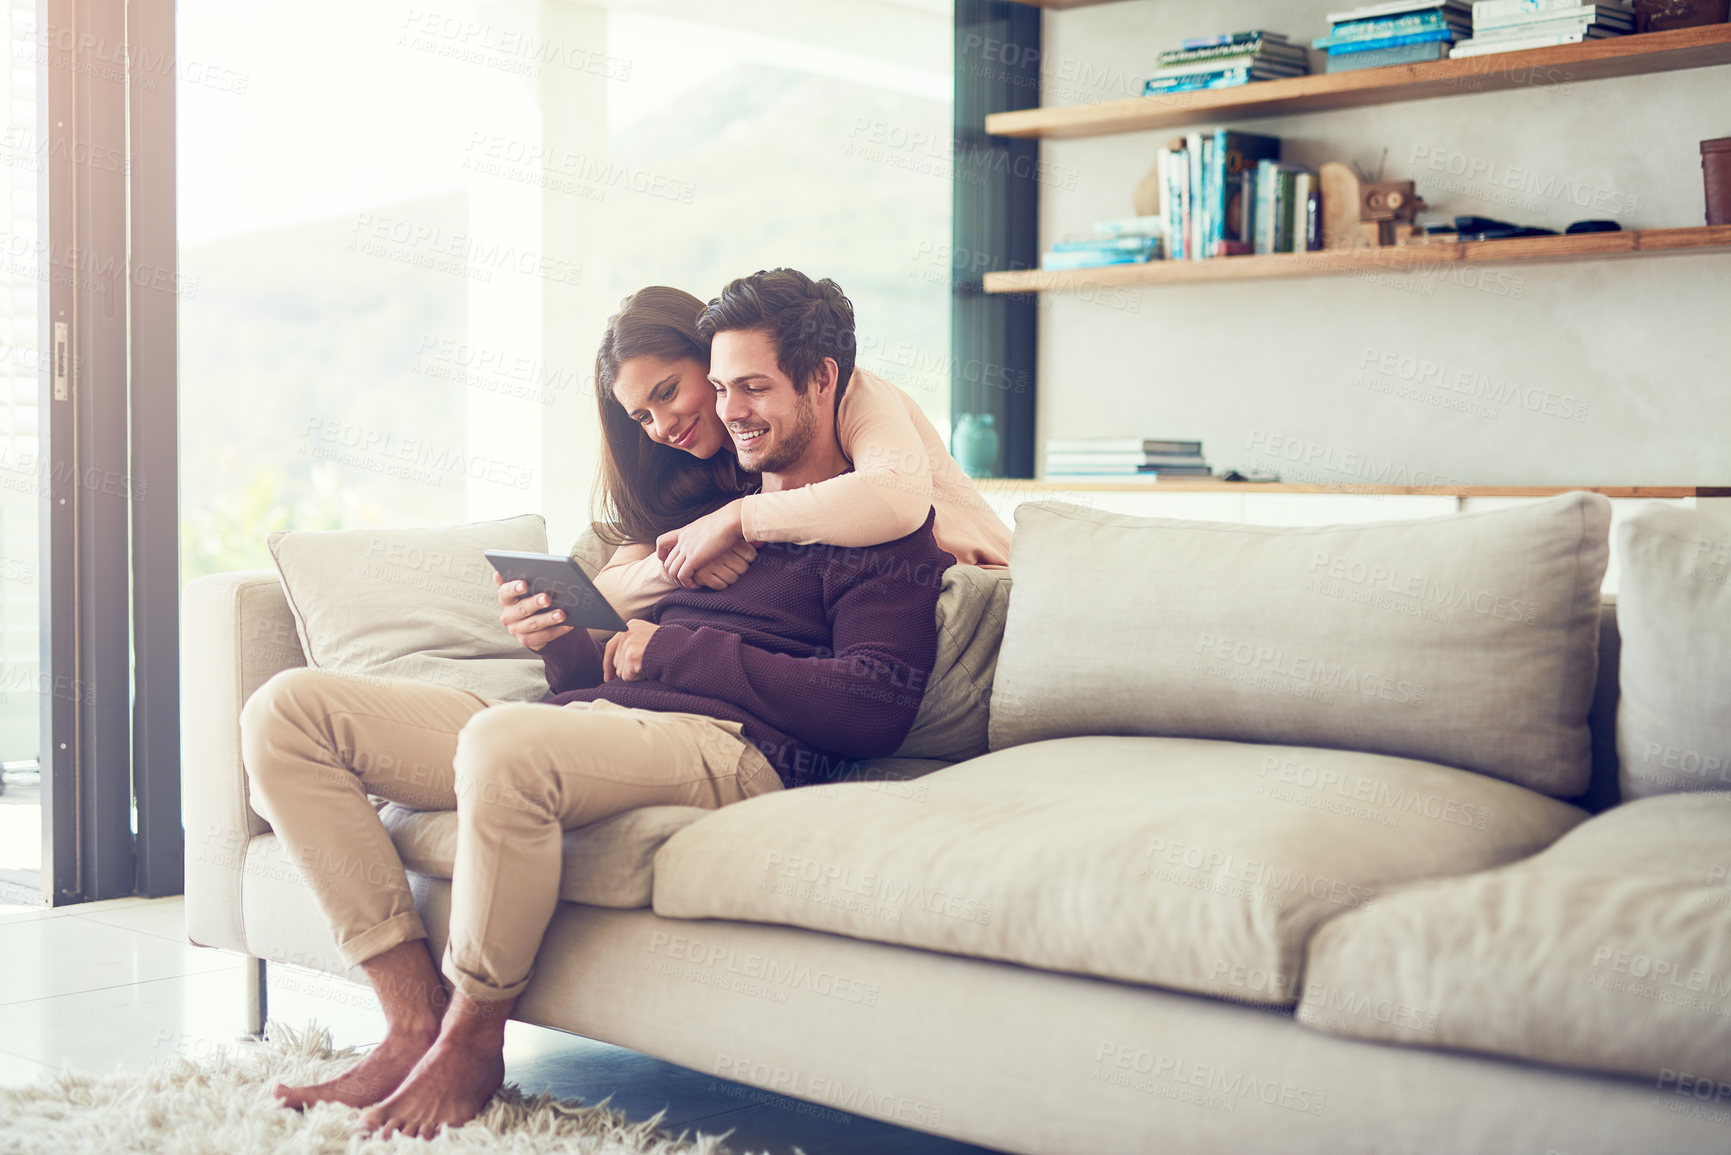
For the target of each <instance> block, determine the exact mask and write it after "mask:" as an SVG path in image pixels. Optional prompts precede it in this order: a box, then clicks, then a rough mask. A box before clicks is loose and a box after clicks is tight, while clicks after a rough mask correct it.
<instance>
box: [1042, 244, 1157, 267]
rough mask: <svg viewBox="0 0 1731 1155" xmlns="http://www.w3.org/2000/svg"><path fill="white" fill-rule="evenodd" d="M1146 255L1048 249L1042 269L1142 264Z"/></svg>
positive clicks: (1043, 257) (1044, 255)
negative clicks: (1054, 250)
mask: <svg viewBox="0 0 1731 1155" xmlns="http://www.w3.org/2000/svg"><path fill="white" fill-rule="evenodd" d="M1146 260H1147V258H1146V257H1140V256H1137V255H1136V254H1134V253H1103V252H1098V251H1095V250H1093V249H1087V250H1081V251H1067V252H1052V251H1051V250H1047V251H1046V252H1045V253H1043V254H1041V256H1040V267H1041V268H1042V269H1054V270H1063V269H1097V268H1100V267H1101V266H1103V265H1140V264H1142V263H1143V262H1144V261H1146Z"/></svg>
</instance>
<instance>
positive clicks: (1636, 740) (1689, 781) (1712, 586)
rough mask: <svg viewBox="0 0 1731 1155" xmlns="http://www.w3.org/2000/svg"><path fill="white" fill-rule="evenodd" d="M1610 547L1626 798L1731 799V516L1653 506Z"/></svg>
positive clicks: (1619, 529) (1619, 530)
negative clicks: (1616, 578)
mask: <svg viewBox="0 0 1731 1155" xmlns="http://www.w3.org/2000/svg"><path fill="white" fill-rule="evenodd" d="M1616 543H1617V557H1618V559H1619V561H1620V563H1621V565H1622V579H1621V587H1620V589H1619V592H1618V608H1617V625H1618V628H1619V629H1620V630H1621V631H1622V635H1623V657H1622V663H1621V665H1620V666H1619V667H1618V682H1619V688H1620V690H1621V694H1622V697H1621V699H1620V701H1619V703H1618V707H1617V754H1618V781H1619V784H1620V785H1621V787H1622V792H1623V797H1624V798H1646V797H1649V796H1651V795H1655V794H1668V793H1671V792H1673V791H1678V790H1731V516H1726V515H1725V514H1720V513H1708V512H1705V511H1703V510H1698V509H1681V508H1678V507H1675V506H1668V505H1650V506H1647V507H1646V508H1644V509H1642V510H1641V511H1640V512H1638V513H1636V514H1635V516H1633V517H1631V518H1630V519H1629V520H1628V521H1626V522H1624V523H1622V524H1621V525H1619V526H1618V527H1617V531H1616Z"/></svg>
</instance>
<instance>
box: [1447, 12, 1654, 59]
mask: <svg viewBox="0 0 1731 1155" xmlns="http://www.w3.org/2000/svg"><path fill="white" fill-rule="evenodd" d="M1634 30H1635V13H1634V12H1632V11H1631V10H1629V9H1628V8H1625V7H1623V6H1622V5H1620V4H1581V3H1579V2H1578V0H1479V2H1478V3H1476V4H1474V5H1473V35H1472V39H1471V40H1463V41H1461V42H1460V43H1459V44H1457V45H1455V51H1454V54H1455V55H1456V56H1488V55H1490V54H1491V53H1493V52H1519V51H1521V50H1522V49H1527V48H1549V47H1551V46H1552V45H1555V44H1579V43H1581V42H1582V41H1583V40H1599V39H1602V38H1604V37H1607V36H1622V35H1624V34H1625V33H1628V32H1633V31H1634Z"/></svg>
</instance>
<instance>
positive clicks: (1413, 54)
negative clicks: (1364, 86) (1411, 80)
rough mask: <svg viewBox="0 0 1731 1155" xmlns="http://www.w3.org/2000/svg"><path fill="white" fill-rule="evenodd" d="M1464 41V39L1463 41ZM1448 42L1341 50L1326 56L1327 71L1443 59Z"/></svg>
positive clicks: (1446, 53) (1342, 70)
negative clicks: (1364, 50) (1359, 50)
mask: <svg viewBox="0 0 1731 1155" xmlns="http://www.w3.org/2000/svg"><path fill="white" fill-rule="evenodd" d="M1463 43H1464V41H1463ZM1449 48H1450V45H1449V42H1448V41H1446V40H1433V41H1430V42H1429V43H1425V44H1401V45H1397V46H1396V47H1393V48H1373V49H1371V50H1370V51H1368V52H1343V53H1338V54H1335V55H1331V56H1330V57H1329V58H1328V64H1327V70H1328V71H1329V72H1355V71H1357V70H1358V69H1360V68H1385V67H1387V66H1388V65H1390V64H1423V63H1424V62H1425V61H1427V60H1443V59H1445V58H1446V57H1447V56H1448V54H1449Z"/></svg>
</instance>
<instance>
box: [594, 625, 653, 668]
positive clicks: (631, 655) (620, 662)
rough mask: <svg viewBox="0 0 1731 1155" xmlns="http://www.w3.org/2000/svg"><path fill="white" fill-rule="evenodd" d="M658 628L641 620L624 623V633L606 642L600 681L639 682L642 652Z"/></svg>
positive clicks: (615, 635)
mask: <svg viewBox="0 0 1731 1155" xmlns="http://www.w3.org/2000/svg"><path fill="white" fill-rule="evenodd" d="M660 628H661V627H660V626H657V625H655V624H654V623H652V622H646V621H644V620H643V619H642V618H632V619H631V620H630V621H628V622H626V623H625V631H624V632H623V633H618V634H614V635H613V636H612V637H611V638H609V639H608V641H607V652H606V653H605V654H603V655H602V656H601V677H602V680H603V681H608V682H612V681H615V680H617V681H621V682H636V681H641V680H642V678H643V651H644V650H645V649H647V648H648V647H649V639H650V638H653V637H654V636H655V631H656V630H658V629H660Z"/></svg>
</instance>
